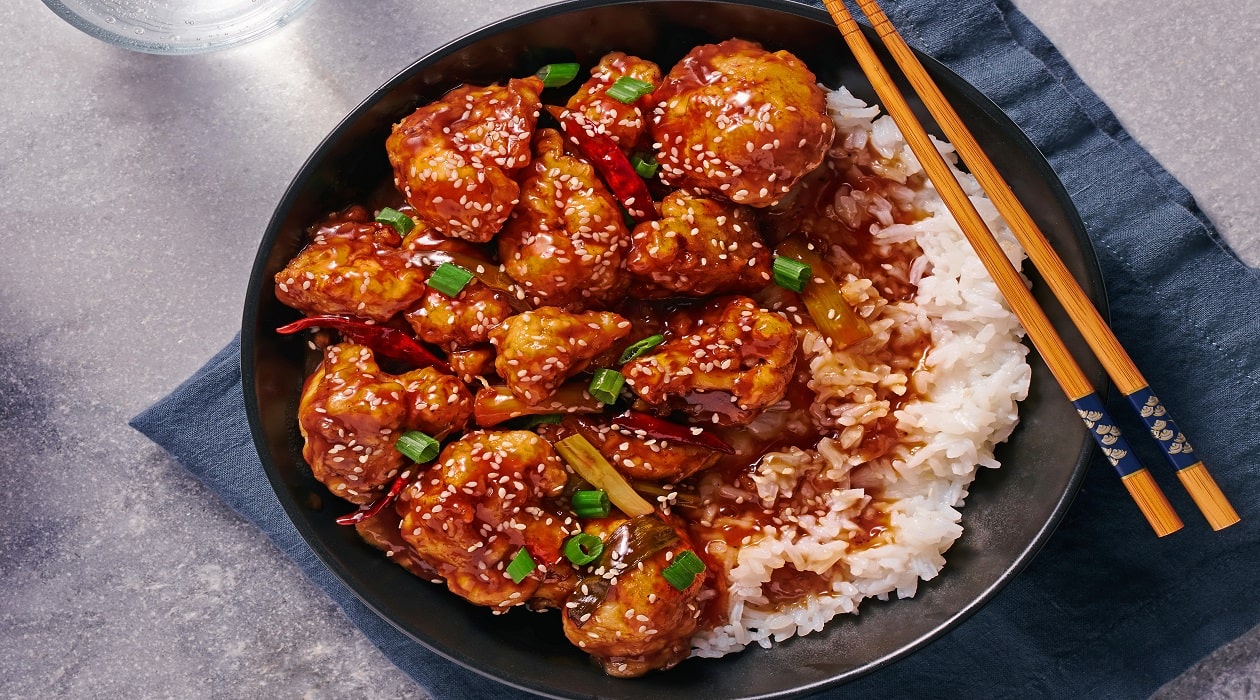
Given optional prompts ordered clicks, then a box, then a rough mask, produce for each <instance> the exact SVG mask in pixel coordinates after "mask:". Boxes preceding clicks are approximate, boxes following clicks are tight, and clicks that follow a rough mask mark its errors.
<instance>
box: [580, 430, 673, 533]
mask: <svg viewBox="0 0 1260 700" xmlns="http://www.w3.org/2000/svg"><path fill="white" fill-rule="evenodd" d="M555 448H556V452H559V453H560V456H561V457H563V458H564V461H565V462H568V464H569V466H570V467H572V468H573V471H575V472H577V475H578V476H580V477H582V478H583V479H586V481H587V482H588V483H589V484H590V485H591V486H594V487H596V488H598V489H602V490H603V491H604V492H605V493H607V494H608V500H610V501H612V503H613V505H615V506H617V507H618V508H619V509H621V512H622V513H625V514H626V515H629V516H630V517H635V516H639V515H650V514H652V513H654V512H656V510H655V509H654V508H653V507H652V504H651V503H648V502H647V501H645V500H643V497H642V496H640V495H639V494H637V493H635V491H634V489H633V488H630V484H629V483H628V482H627V481H626V478H625V477H624V476H622V475H621V474H620V473H619V472H618V471H617V470H616V469H613V466H612V465H611V464H609V463H608V460H606V459H604V455H602V454H600V452H599V450H597V449H595V446H594V445H592V444H591V443H590V441H589V440H587V439H586V438H584V437H582V436H581V435H570V436H569V437H567V438H565V439H563V440H561V441H560V442H557V443H556V444H555Z"/></svg>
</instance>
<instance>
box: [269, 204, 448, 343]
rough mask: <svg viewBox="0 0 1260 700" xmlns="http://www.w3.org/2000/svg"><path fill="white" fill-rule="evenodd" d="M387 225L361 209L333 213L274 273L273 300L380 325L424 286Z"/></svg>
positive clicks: (422, 276)
mask: <svg viewBox="0 0 1260 700" xmlns="http://www.w3.org/2000/svg"><path fill="white" fill-rule="evenodd" d="M401 243H402V239H401V238H400V237H399V235H398V232H397V231H396V230H394V228H393V227H392V226H390V225H388V224H382V223H379V222H376V221H373V220H372V217H371V216H369V215H368V212H367V211H366V210H365V209H364V208H363V207H358V206H355V207H350V208H349V209H346V210H345V211H343V212H340V213H338V214H333V215H332V216H330V217H329V218H328V219H327V220H326V221H325V222H324V223H322V224H320V225H319V226H318V227H317V228H316V229H315V231H314V235H313V237H312V239H311V242H310V243H309V244H308V245H307V246H306V247H305V248H303V249H302V251H301V252H300V253H298V254H297V255H296V256H294V258H293V259H292V260H290V261H289V264H288V265H286V266H285V267H284V269H283V270H281V271H279V272H277V273H276V276H275V280H276V298H277V299H279V300H280V302H281V303H283V304H285V305H287V306H291V307H293V308H295V309H297V310H299V311H302V312H303V313H306V314H308V315H312V316H318V315H322V314H330V315H345V316H357V317H359V318H366V319H371V320H373V321H377V322H381V323H384V322H385V321H388V320H389V319H390V318H393V316H394V315H395V314H397V313H399V312H401V311H404V310H405V309H407V308H408V307H410V306H412V305H413V304H415V303H416V301H417V300H418V299H419V298H420V297H421V296H422V295H423V294H424V293H425V290H426V289H428V288H427V287H426V286H425V285H424V280H425V273H424V271H423V270H421V269H420V268H419V267H417V266H416V265H414V264H413V262H412V260H411V256H410V254H409V253H408V252H406V251H405V250H403V249H402V248H401V247H400V246H401Z"/></svg>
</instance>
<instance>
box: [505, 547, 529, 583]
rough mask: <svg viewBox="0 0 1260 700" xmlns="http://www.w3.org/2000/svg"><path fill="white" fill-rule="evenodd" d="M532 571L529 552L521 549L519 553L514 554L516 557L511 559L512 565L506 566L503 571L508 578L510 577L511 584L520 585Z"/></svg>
mask: <svg viewBox="0 0 1260 700" xmlns="http://www.w3.org/2000/svg"><path fill="white" fill-rule="evenodd" d="M533 570H534V558H533V557H531V556H529V550H527V549H525V548H524V547H521V549H520V551H518V552H517V553H516V556H514V557H512V563H511V564H508V565H507V569H506V570H505V571H506V572H507V575H508V576H511V577H512V582H513V583H520V582H521V581H524V580H525V577H526V576H529V574H530V572H532V571H533Z"/></svg>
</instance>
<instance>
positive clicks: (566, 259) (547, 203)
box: [498, 129, 630, 311]
mask: <svg viewBox="0 0 1260 700" xmlns="http://www.w3.org/2000/svg"><path fill="white" fill-rule="evenodd" d="M498 243H499V258H500V259H501V260H502V261H503V266H504V269H505V270H506V271H507V274H508V275H509V276H511V277H512V279H514V280H516V281H517V283H519V284H520V286H521V288H522V289H523V290H524V292H525V294H526V295H527V297H528V298H529V299H530V300H531V301H532V302H533V304H534V305H536V306H539V305H548V306H559V307H562V308H565V309H569V310H573V311H580V310H582V309H586V308H598V307H601V306H606V305H608V304H610V303H612V302H614V301H616V300H617V299H619V298H620V297H621V296H622V294H623V293H624V292H625V289H626V286H627V285H628V284H629V281H630V280H629V276H628V275H627V274H626V272H625V270H624V269H623V261H624V260H625V255H626V249H627V248H628V247H629V245H630V231H629V229H627V228H626V224H625V221H624V220H623V217H622V215H621V209H620V208H619V207H618V205H617V200H616V199H615V198H614V197H613V196H612V194H611V193H610V192H609V191H608V189H607V188H605V187H604V184H603V183H602V182H600V179H599V176H598V175H597V174H596V173H595V169H594V168H593V167H591V165H590V164H589V163H587V162H586V161H584V160H582V159H581V158H578V157H576V156H571V155H566V154H565V153H564V142H563V140H562V138H561V136H560V134H559V132H557V131H555V130H554V129H541V130H539V131H538V133H537V134H536V135H535V137H534V163H533V167H532V168H531V169H530V170H529V172H528V173H527V174H526V176H525V178H524V179H523V180H522V182H521V202H520V204H518V205H517V207H516V209H515V210H514V211H513V212H512V216H511V218H510V219H509V220H508V222H507V225H506V226H505V227H504V229H503V233H502V234H500V236H499V241H498Z"/></svg>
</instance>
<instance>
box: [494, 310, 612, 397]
mask: <svg viewBox="0 0 1260 700" xmlns="http://www.w3.org/2000/svg"><path fill="white" fill-rule="evenodd" d="M629 332H630V322H629V321H627V320H626V319H624V318H622V317H621V316H618V315H617V314H614V313H612V312H609V311H588V312H586V313H580V314H575V313H569V312H567V311H562V310H561V309H557V308H555V307H554V306H544V307H543V308H541V309H535V310H533V311H526V312H525V313H522V314H518V315H516V316H513V317H511V318H509V319H508V320H507V321H505V322H504V323H503V324H502V325H500V326H499V327H497V328H495V329H494V330H493V331H491V332H490V342H491V343H493V344H494V346H495V348H496V349H497V350H498V356H497V357H496V358H495V361H494V366H495V369H497V370H498V372H499V376H500V377H503V379H504V381H506V382H507V386H508V388H509V389H511V391H512V394H513V395H515V396H516V397H517V398H518V399H520V400H522V401H524V402H526V403H528V404H537V403H539V402H541V401H543V400H545V399H546V398H547V397H549V396H551V395H552V394H553V393H555V390H556V389H557V388H558V387H559V386H560V384H561V383H563V382H564V380H566V379H568V378H569V377H572V376H573V375H575V374H577V373H578V372H581V371H582V370H584V369H586V367H587V365H588V364H590V362H591V359H592V358H594V357H595V356H597V355H599V354H600V353H601V352H603V351H604V350H606V349H608V348H609V347H610V346H611V345H612V344H613V343H615V342H617V340H618V339H620V338H622V337H624V336H625V335H626V334H627V333H629Z"/></svg>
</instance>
